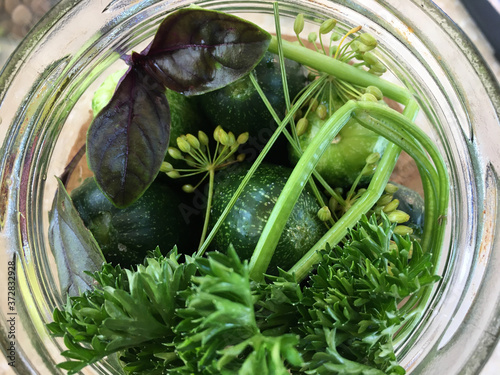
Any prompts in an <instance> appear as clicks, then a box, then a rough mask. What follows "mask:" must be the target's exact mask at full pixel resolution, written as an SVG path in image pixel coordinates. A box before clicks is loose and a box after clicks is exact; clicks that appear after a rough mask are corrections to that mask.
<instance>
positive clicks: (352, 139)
mask: <svg viewBox="0 0 500 375" xmlns="http://www.w3.org/2000/svg"><path fill="white" fill-rule="evenodd" d="M322 104H323V105H324V106H325V107H326V108H328V107H329V105H330V104H333V105H334V111H335V110H337V109H338V108H340V107H341V106H342V104H343V103H342V102H340V101H339V100H338V99H336V100H332V103H328V102H326V101H325V102H323V103H322ZM306 119H307V121H308V127H307V130H306V131H305V132H304V134H302V135H301V136H300V137H299V142H300V146H301V148H302V150H305V149H306V148H307V146H309V144H310V143H311V142H312V140H313V139H314V137H315V135H316V134H317V133H318V131H319V129H321V127H322V126H323V125H324V124H325V122H326V121H327V120H328V117H326V118H321V117H320V116H319V115H318V113H317V112H316V111H309V113H308V114H307V116H306ZM387 144H388V142H387V140H386V139H385V138H384V137H382V136H380V135H378V134H377V133H375V132H373V131H371V130H368V129H366V128H365V127H363V126H362V125H360V124H359V123H358V122H357V121H356V120H354V119H350V120H349V121H348V122H347V123H346V125H345V126H344V127H343V128H342V129H341V130H340V132H339V133H338V135H337V136H336V137H335V139H334V140H333V141H332V142H331V144H330V145H329V146H328V148H327V149H326V151H325V153H324V154H323V155H322V156H321V158H320V159H319V162H318V164H317V165H316V171H317V172H318V173H319V174H320V175H321V177H323V178H324V179H325V181H326V182H327V183H328V184H329V185H330V186H332V187H342V188H346V189H348V188H350V187H351V185H352V184H353V182H354V181H355V180H356V178H357V177H358V175H359V174H360V173H361V171H362V170H363V168H364V166H365V165H366V159H367V157H368V156H370V155H371V154H373V153H379V154H380V155H382V154H383V152H384V150H385V148H386V147H387ZM288 151H289V156H290V161H291V162H292V163H293V164H295V163H296V162H297V161H298V160H299V155H298V153H297V152H296V151H295V150H294V149H293V148H292V147H291V146H289V148H288ZM370 178H371V176H365V177H363V178H362V180H361V181H360V183H361V185H364V184H366V183H368V182H369V180H370Z"/></svg>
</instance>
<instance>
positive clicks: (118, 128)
mask: <svg viewBox="0 0 500 375" xmlns="http://www.w3.org/2000/svg"><path fill="white" fill-rule="evenodd" d="M169 136H170V109H169V106H168V102H167V98H166V96H165V90H164V88H163V87H162V86H161V85H160V84H158V83H157V82H156V81H155V80H154V79H152V78H150V77H149V76H148V75H146V74H145V73H144V72H143V71H142V70H141V69H140V68H137V67H134V68H131V69H129V71H128V72H127V74H126V75H125V76H124V78H123V79H122V81H121V82H120V84H119V85H118V87H117V89H116V91H115V93H114V95H113V97H112V99H111V101H110V102H109V103H108V104H107V105H106V106H105V107H104V108H103V110H101V111H100V112H99V114H98V115H97V116H96V117H95V119H94V121H93V122H92V124H91V126H90V128H89V131H88V133H87V160H88V164H89V167H90V169H91V170H92V171H93V172H94V174H95V178H96V181H97V183H98V185H99V186H100V188H101V189H102V191H103V193H104V194H105V195H106V196H107V197H108V198H109V199H110V200H111V201H112V202H113V204H114V205H115V206H117V207H121V208H122V207H126V206H128V205H130V204H132V203H133V202H135V201H136V200H137V199H138V198H139V197H140V196H141V195H142V194H143V193H144V191H145V190H146V189H147V188H148V186H149V185H150V184H151V183H152V182H153V180H154V179H155V177H156V175H157V174H158V171H159V169H160V165H161V163H162V161H163V159H164V157H165V154H166V151H167V147H168V142H169Z"/></svg>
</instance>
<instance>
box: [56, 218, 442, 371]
mask: <svg viewBox="0 0 500 375" xmlns="http://www.w3.org/2000/svg"><path fill="white" fill-rule="evenodd" d="M393 230H394V224H392V223H390V222H389V220H388V219H385V220H384V221H383V223H382V225H380V224H379V223H378V222H377V221H376V220H374V219H372V220H368V219H366V218H362V219H361V220H360V222H359V223H358V225H357V226H356V228H355V229H354V230H351V231H349V235H348V241H347V243H346V244H345V245H344V246H343V247H342V248H341V247H338V246H337V247H335V248H334V249H332V250H324V251H322V252H320V255H321V257H322V262H321V264H320V266H319V267H318V269H317V272H316V273H315V274H314V275H312V276H311V277H310V279H308V280H307V281H306V283H305V284H300V283H298V282H297V281H296V279H295V278H294V277H293V275H291V274H289V273H282V274H281V275H280V276H276V277H269V278H267V279H266V280H265V281H263V282H262V283H256V282H254V281H253V280H251V278H250V273H249V271H250V269H249V266H248V263H247V262H241V261H240V259H239V258H238V256H237V255H236V253H235V252H234V249H231V248H230V249H229V251H228V254H227V255H225V254H222V253H209V254H207V256H206V257H199V258H198V257H195V258H191V257H186V260H185V261H184V262H180V260H179V255H178V254H177V252H176V250H173V251H172V252H171V254H170V255H169V256H167V257H164V256H162V255H161V254H160V253H159V252H158V251H156V252H155V253H154V254H152V255H151V256H150V257H149V258H148V259H147V261H146V262H147V263H146V264H145V265H140V266H138V268H137V270H135V271H131V270H123V269H121V268H120V267H115V268H114V267H112V266H110V265H108V264H106V265H105V266H104V267H103V269H102V270H101V271H99V272H95V273H94V274H93V277H94V278H95V280H96V281H97V282H98V286H97V287H96V288H95V289H94V290H92V291H87V292H86V293H84V294H82V295H81V296H78V297H72V298H70V299H69V300H68V303H67V305H66V307H65V308H64V309H63V310H58V309H56V310H55V312H54V322H53V323H51V324H50V325H49V326H48V327H49V329H50V330H51V331H52V333H53V334H55V335H58V336H63V337H64V341H65V344H66V346H67V347H68V350H67V351H65V352H63V355H64V356H66V357H68V358H69V359H72V360H71V361H68V362H64V363H62V364H60V367H62V368H65V369H67V370H69V373H70V374H73V373H76V372H78V371H79V370H81V369H82V368H83V367H84V366H86V365H88V364H90V363H93V362H95V361H98V360H101V359H103V358H104V357H105V356H108V355H110V354H112V353H116V352H120V353H122V360H123V359H126V363H127V365H126V366H125V370H127V371H128V372H129V373H131V374H147V373H154V372H151V371H153V370H155V371H158V373H165V372H167V371H168V373H172V374H192V373H196V374H235V373H239V374H252V373H255V372H256V371H257V370H258V371H259V372H262V371H263V372H264V373H268V374H288V371H289V370H291V371H292V372H295V371H304V372H305V373H309V372H310V373H318V374H331V373H347V372H346V371H351V372H349V373H353V374H358V373H359V374H362V373H365V372H363V371H367V369H370V371H372V372H370V373H374V374H377V373H381V374H382V373H387V374H392V373H394V374H403V373H404V370H403V369H402V368H401V367H400V366H399V365H398V364H397V362H396V357H395V354H394V350H393V345H392V337H393V335H394V334H395V333H396V332H397V330H398V329H400V328H401V326H402V325H404V324H406V323H407V322H409V321H411V320H412V319H416V318H418V316H419V314H420V313H421V309H419V308H416V309H413V310H412V311H411V312H405V311H404V310H402V309H399V308H398V305H399V304H400V303H401V302H402V301H403V300H404V299H405V298H407V297H409V296H411V295H419V294H418V293H419V292H420V291H421V289H422V288H423V287H425V286H426V285H429V284H431V283H433V282H435V281H436V280H438V279H439V278H438V277H437V276H434V275H433V274H432V269H433V264H432V261H431V260H432V256H431V254H428V253H424V252H423V251H422V248H421V247H420V246H419V244H418V242H415V241H414V242H412V241H410V239H409V237H401V236H399V235H396V234H394V233H393ZM297 319H299V322H298V324H297ZM375 369H378V371H376V370H375ZM162 371H163V372H162Z"/></svg>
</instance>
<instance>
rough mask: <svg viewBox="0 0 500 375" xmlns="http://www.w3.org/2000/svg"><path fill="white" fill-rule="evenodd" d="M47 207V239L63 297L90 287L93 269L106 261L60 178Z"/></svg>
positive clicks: (92, 280) (99, 267) (73, 294)
mask: <svg viewBox="0 0 500 375" xmlns="http://www.w3.org/2000/svg"><path fill="white" fill-rule="evenodd" d="M57 181H58V189H57V192H56V196H55V199H54V202H53V206H52V210H51V211H50V213H49V214H50V225H49V243H50V248H51V250H52V253H53V254H54V258H55V260H56V264H57V272H58V275H59V284H60V285H61V291H62V293H63V297H64V298H65V296H66V295H70V296H76V295H79V294H80V293H82V292H83V291H85V290H89V289H91V288H92V285H93V282H94V279H93V278H92V277H91V276H89V275H87V274H86V273H84V272H83V271H89V272H94V271H97V270H99V269H101V267H102V265H103V263H104V262H105V259H104V256H103V255H102V252H101V249H100V247H99V245H98V244H97V242H96V240H95V239H94V236H93V235H92V233H91V232H90V231H89V230H88V229H87V228H86V227H85V224H84V223H83V220H82V219H81V218H80V215H79V214H78V211H77V210H76V208H75V207H74V206H73V202H72V201H71V198H70V196H69V195H68V193H67V192H66V189H65V188H64V185H63V183H62V181H61V180H59V179H58V180H57Z"/></svg>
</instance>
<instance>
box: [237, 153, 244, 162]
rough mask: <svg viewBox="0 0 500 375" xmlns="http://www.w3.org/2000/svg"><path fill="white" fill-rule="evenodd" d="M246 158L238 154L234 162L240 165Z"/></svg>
mask: <svg viewBox="0 0 500 375" xmlns="http://www.w3.org/2000/svg"><path fill="white" fill-rule="evenodd" d="M246 156H247V155H246V154H238V156H237V157H236V160H238V161H239V162H240V163H241V162H242V161H243V160H245V158H246Z"/></svg>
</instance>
